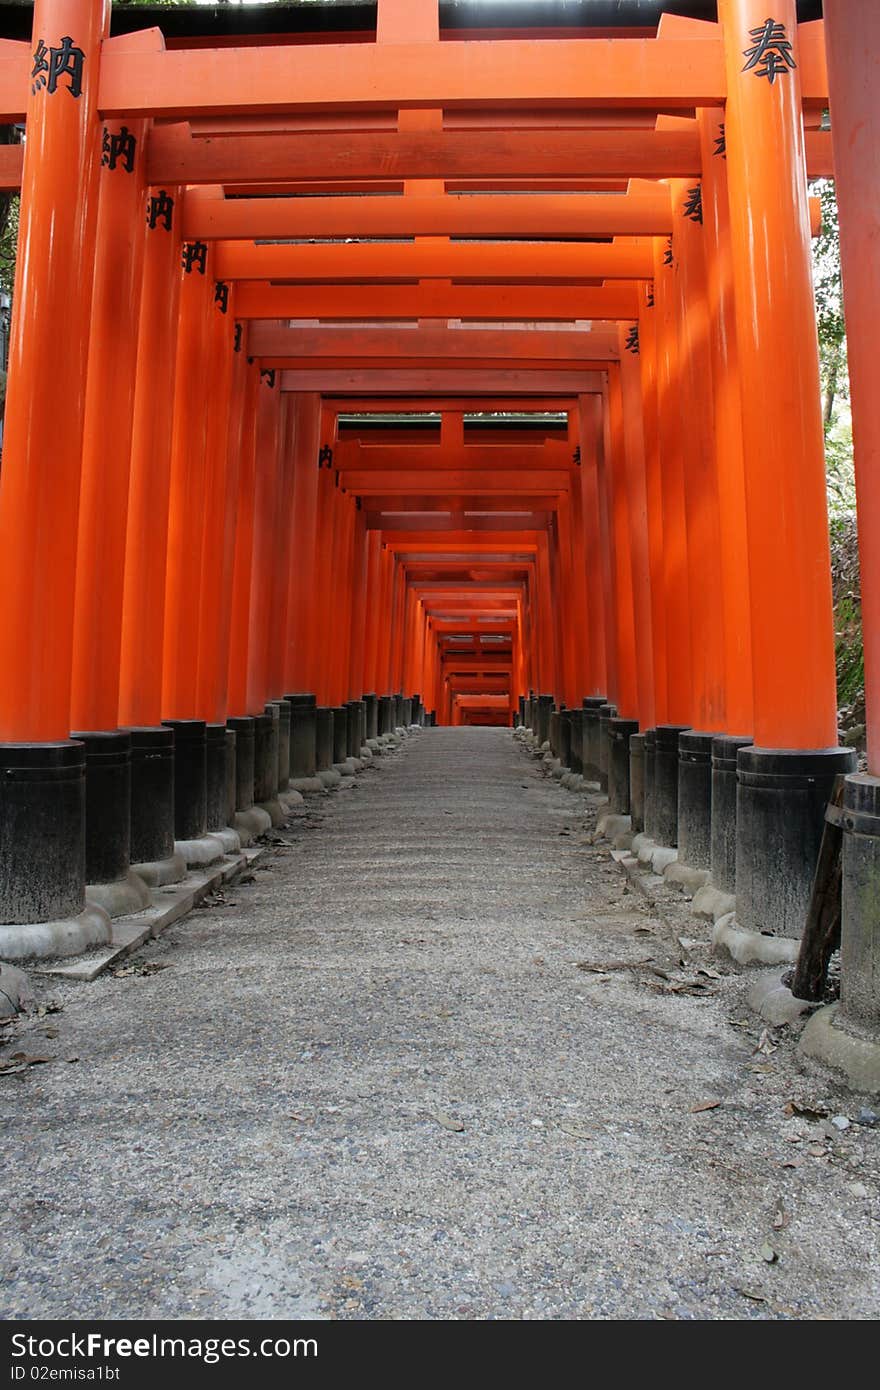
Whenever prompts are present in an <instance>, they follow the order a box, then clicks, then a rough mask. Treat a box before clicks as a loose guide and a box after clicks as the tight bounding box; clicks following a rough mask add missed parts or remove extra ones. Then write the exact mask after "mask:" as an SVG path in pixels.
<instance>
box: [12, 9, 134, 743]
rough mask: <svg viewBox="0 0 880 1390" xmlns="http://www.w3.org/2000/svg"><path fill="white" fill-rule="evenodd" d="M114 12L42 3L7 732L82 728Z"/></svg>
mask: <svg viewBox="0 0 880 1390" xmlns="http://www.w3.org/2000/svg"><path fill="white" fill-rule="evenodd" d="M108 8H109V7H107V6H105V5H104V4H103V3H99V0H36V3H35V5H34V29H33V34H34V40H33V42H34V58H33V68H34V78H33V80H32V81H30V82H29V83H28V98H27V142H26V144H25V149H24V166H23V174H22V186H21V213H20V222H19V240H18V246H19V252H18V259H17V263H16V281H15V294H14V298H13V321H12V338H11V344H10V353H9V379H8V391H7V405H6V414H5V423H4V441H3V471H2V480H0V584H2V591H3V594H4V595H5V599H4V603H3V607H2V615H0V658H2V662H0V664H2V672H3V675H2V680H0V740H6V741H14V742H21V741H38V742H44V741H50V740H57V739H66V738H67V735H68V731H69V728H70V723H69V714H70V686H71V664H72V653H73V607H74V592H75V580H76V554H77V516H78V511H79V499H80V477H81V462H82V461H81V450H82V441H83V421H84V416H85V395H86V364H87V361H88V339H89V324H90V315H91V303H92V271H93V265H94V258H95V225H96V217H97V202H98V197H97V194H98V171H99V168H100V158H101V153H100V150H101V126H100V123H99V121H98V118H97V114H96V100H97V87H98V68H99V61H100V43H101V38H102V35H103V33H104V27H105V20H106V12H107V10H108ZM65 50H66V51H67V56H66V58H65V56H64V54H65ZM37 55H39V56H37ZM50 63H51V64H52V69H51V77H52V80H51V82H50V81H49V77H50ZM59 67H60V68H61V71H60V73H59V70H58V69H59ZM29 71H30V69H29Z"/></svg>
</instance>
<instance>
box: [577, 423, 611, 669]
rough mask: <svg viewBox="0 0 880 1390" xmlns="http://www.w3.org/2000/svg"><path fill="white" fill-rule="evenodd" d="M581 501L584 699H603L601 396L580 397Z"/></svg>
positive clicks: (604, 660)
mask: <svg viewBox="0 0 880 1390" xmlns="http://www.w3.org/2000/svg"><path fill="white" fill-rule="evenodd" d="M578 414H579V419H580V440H581V444H580V449H581V466H580V468H579V470H578V473H579V475H580V479H581V497H582V509H583V522H584V545H585V549H586V562H587V622H588V626H587V631H586V633H585V635H584V640H585V643H586V646H587V657H588V666H587V670H588V681H587V687H586V692H585V693H586V694H587V695H605V694H607V690H608V670H607V650H606V645H605V626H606V618H607V614H606V612H605V603H604V585H603V568H602V565H603V560H602V543H601V539H600V535H601V532H600V515H599V485H598V469H599V450H600V448H601V447H604V446H603V444H602V400H601V397H600V396H579V397H578Z"/></svg>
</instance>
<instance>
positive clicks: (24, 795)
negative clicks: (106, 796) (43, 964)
mask: <svg viewBox="0 0 880 1390" xmlns="http://www.w3.org/2000/svg"><path fill="white" fill-rule="evenodd" d="M85 797H86V785H85V748H84V747H83V745H82V743H78V742H74V741H73V740H71V739H64V740H61V741H59V742H57V743H2V744H0V959H2V960H8V961H18V960H33V959H45V958H46V957H50V956H72V955H78V954H80V952H82V951H85V950H87V949H88V948H89V947H90V946H97V945H105V944H106V943H107V942H108V941H109V940H110V918H109V916H108V915H107V913H106V912H105V911H104V910H103V908H100V907H97V906H94V905H92V904H87V903H86V900H85Z"/></svg>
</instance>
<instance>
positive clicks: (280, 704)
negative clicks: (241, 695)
mask: <svg viewBox="0 0 880 1390" xmlns="http://www.w3.org/2000/svg"><path fill="white" fill-rule="evenodd" d="M266 710H267V712H268V711H269V710H271V711H272V712H273V718H274V712H275V711H276V710H277V712H278V777H277V782H278V787H277V790H278V795H279V796H284V795H285V794H286V792H287V789H288V784H289V782H290V705H289V704H288V703H287V701H286V700H270V701H269V703H268V704H267V705H266Z"/></svg>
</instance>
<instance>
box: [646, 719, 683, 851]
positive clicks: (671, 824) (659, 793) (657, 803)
mask: <svg viewBox="0 0 880 1390" xmlns="http://www.w3.org/2000/svg"><path fill="white" fill-rule="evenodd" d="M687 728H688V725H687V724H658V725H657V728H656V729H655V730H654V835H653V838H654V839H655V840H656V841H657V844H658V845H666V846H667V847H669V848H670V849H674V848H675V847H676V846H677V844H678V737H679V734H683V733H685V732H686V731H687Z"/></svg>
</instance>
